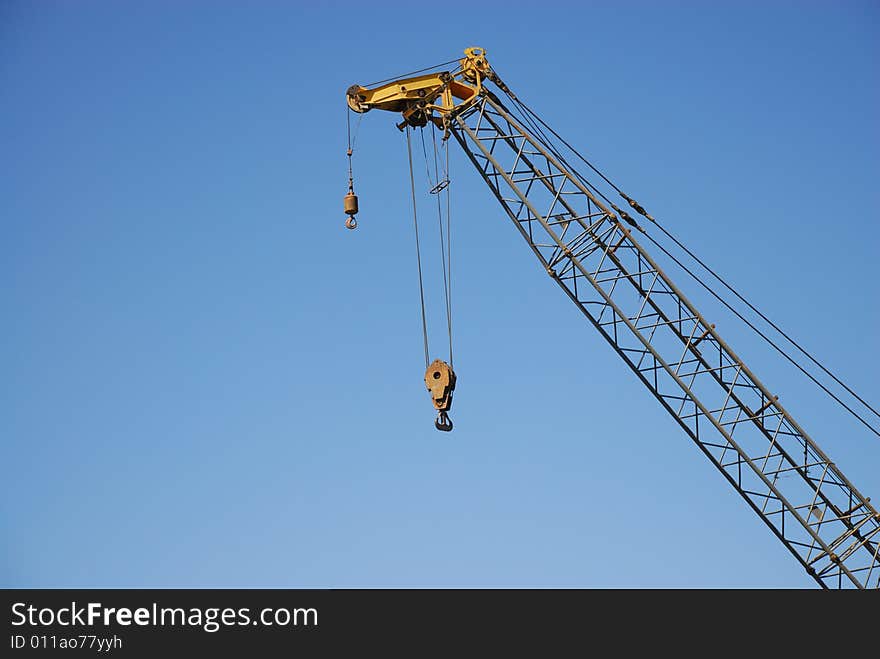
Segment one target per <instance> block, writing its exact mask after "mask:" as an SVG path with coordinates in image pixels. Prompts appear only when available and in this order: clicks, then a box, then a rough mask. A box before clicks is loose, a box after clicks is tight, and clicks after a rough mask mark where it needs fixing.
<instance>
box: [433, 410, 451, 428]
mask: <svg viewBox="0 0 880 659" xmlns="http://www.w3.org/2000/svg"><path fill="white" fill-rule="evenodd" d="M434 427H435V428H437V430H442V431H443V432H449V431H450V430H452V419H450V418H449V415H447V414H446V412H440V413H439V414H438V415H437V420H436V421H434Z"/></svg>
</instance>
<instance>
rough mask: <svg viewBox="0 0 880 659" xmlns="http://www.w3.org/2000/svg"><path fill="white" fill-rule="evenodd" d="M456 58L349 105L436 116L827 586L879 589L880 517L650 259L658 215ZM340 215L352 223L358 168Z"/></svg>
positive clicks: (497, 82)
mask: <svg viewBox="0 0 880 659" xmlns="http://www.w3.org/2000/svg"><path fill="white" fill-rule="evenodd" d="M454 62H455V63H456V67H455V68H454V69H453V70H451V71H448V70H441V71H435V72H431V73H426V74H423V75H411V76H408V77H400V78H396V79H393V80H388V81H383V82H382V84H377V85H373V86H371V87H363V86H360V85H353V86H352V87H350V88H349V89H348V90H347V92H346V100H347V103H348V107H349V109H350V110H351V111H353V112H355V113H365V112H368V111H370V110H384V111H389V112H394V113H400V115H401V116H402V121H401V122H400V123H399V124H398V128H400V129H401V130H407V131H409V130H410V129H411V128H416V127H425V126H428V125H429V124H433V125H434V126H436V127H437V129H439V130H440V131H442V132H443V139H444V140H446V139H448V138H450V137H451V138H452V139H454V140H455V142H456V143H457V144H458V145H459V146H460V147H461V148H462V149H463V151H464V153H465V154H466V156H467V158H468V160H469V161H470V162H471V163H472V164H473V166H474V167H475V169H476V171H477V172H478V174H479V175H480V177H482V179H483V181H484V182H485V183H486V185H487V186H488V187H489V189H490V190H491V192H492V194H493V195H494V196H495V198H496V199H497V201H498V203H499V204H500V205H501V207H502V209H503V211H504V212H505V214H506V215H507V217H508V218H509V219H510V220H511V221H512V224H513V226H514V227H515V228H516V230H517V231H518V232H519V233H520V234H521V235H522V237H523V238H524V239H525V241H526V243H527V244H528V246H529V247H530V249H531V250H532V252H533V254H534V256H535V258H537V259H538V261H539V262H540V264H541V266H542V268H543V270H544V272H546V275H547V276H548V277H550V278H551V279H552V280H553V281H555V282H556V283H557V284H558V285H559V287H560V288H561V289H562V290H563V292H564V293H565V294H566V295H567V296H568V297H569V298H570V299H571V301H572V303H573V304H574V305H575V306H576V307H577V308H578V309H579V310H580V311H581V312H582V313H583V315H584V316H585V317H586V318H587V320H588V321H589V322H590V323H591V324H592V325H593V327H595V328H596V330H597V331H598V332H599V333H600V334H601V335H602V336H603V337H604V338H605V340H606V341H607V342H608V343H609V344H610V345H611V347H612V348H613V349H614V350H615V352H617V354H618V355H619V356H620V357H621V359H623V361H624V362H625V363H626V365H627V366H628V367H629V368H630V369H631V370H632V372H633V373H634V374H635V376H636V377H637V378H638V379H639V380H640V381H641V382H642V383H643V384H644V385H645V387H647V389H648V390H649V391H650V392H651V393H652V394H653V395H654V397H655V398H656V399H657V401H659V403H660V404H661V405H662V406H663V408H665V409H666V411H667V412H669V414H670V415H671V416H672V417H673V418H674V419H675V421H676V422H677V423H678V425H679V426H680V427H681V429H682V430H683V431H684V432H685V434H687V435H688V436H689V437H690V438H691V440H693V442H694V443H695V444H696V446H697V447H698V448H699V449H700V450H701V451H702V452H703V453H704V454H705V456H706V457H707V458H708V459H709V461H710V462H711V463H712V464H713V465H714V466H715V468H716V469H717V470H718V472H719V473H720V474H721V475H722V476H723V477H724V478H725V479H726V480H727V482H728V483H730V485H731V486H732V487H733V488H734V489H735V490H736V491H737V492H738V493H739V494H740V496H741V497H742V499H743V500H744V501H745V502H746V504H747V505H748V506H749V507H750V508H751V509H752V510H753V511H754V512H755V513H756V514H757V515H758V516H759V518H760V519H761V520H762V521H763V522H764V523H765V524H766V525H767V527H768V528H769V529H770V531H771V532H772V533H773V534H774V535H775V536H776V537H777V538H778V539H779V540H780V541H781V542H782V544H783V545H784V546H785V547H786V549H788V551H789V552H790V553H791V554H792V556H794V558H795V559H796V560H797V561H798V562H799V563H800V564H801V565H802V566H803V568H804V569H805V570H806V572H807V573H808V574H809V575H810V577H812V578H813V579H814V580H815V581H816V582H817V584H818V585H819V586H821V587H823V588H880V513H878V512H877V509H876V508H875V507H874V506H873V505H872V504H871V500H870V498H867V497H865V496H863V495H862V494H861V493H860V492H859V491H858V490H857V489H856V487H855V486H854V485H853V484H852V483H851V482H850V481H849V480H848V479H847V477H846V476H845V475H844V474H843V472H842V471H841V470H840V468H839V467H838V466H837V465H836V464H835V463H834V462H833V461H832V460H831V459H830V458H829V457H828V456H827V455H826V454H825V452H824V451H823V450H822V449H821V448H820V447H819V445H818V444H817V443H816V442H815V441H814V440H813V439H812V438H811V437H810V436H809V435H808V434H807V433H806V431H804V429H803V428H802V427H801V426H800V425H799V424H798V422H797V421H796V420H795V419H794V418H793V417H792V415H791V414H790V413H789V412H788V411H787V410H786V409H785V408H784V407H783V405H782V403H781V402H780V401H779V397H778V396H777V395H774V393H773V392H771V391H770V390H769V389H768V388H767V387H766V386H764V384H762V382H761V381H760V380H759V379H758V378H757V376H756V375H755V374H754V373H753V371H752V370H751V369H750V368H749V367H748V366H747V365H746V364H745V363H744V362H743V361H742V360H741V359H740V358H739V357H738V356H737V355H736V353H735V352H734V351H733V350H732V349H731V347H730V346H729V345H728V344H727V343H726V342H725V341H724V339H723V338H722V337H721V336H720V335H719V333H718V331H717V330H716V329H715V326H714V325H713V324H711V323H709V322H708V321H707V320H706V319H705V318H704V317H703V316H702V315H701V314H700V312H699V311H698V310H697V309H696V308H695V306H694V305H693V304H692V303H691V301H690V300H689V299H688V298H687V297H686V296H685V294H684V293H683V292H682V291H681V290H680V289H679V288H678V286H676V284H675V283H673V281H672V280H671V279H670V278H669V276H668V275H667V274H666V273H665V272H664V271H663V270H662V269H661V268H660V266H659V265H658V264H657V262H656V261H655V259H654V258H652V256H651V254H649V252H648V251H647V250H646V248H645V246H644V244H643V239H642V236H643V235H644V233H645V232H644V229H643V228H642V226H641V224H640V222H644V221H645V220H647V221H649V222H651V221H654V218H652V217H651V215H649V214H648V213H647V212H646V211H645V209H644V208H643V207H642V206H641V205H640V204H639V203H638V202H637V201H636V200H634V199H632V198H631V197H629V196H627V195H626V194H625V193H623V192H621V191H619V190H618V189H617V188H616V187H615V189H616V190H617V191H618V192H619V193H620V195H621V197H622V198H623V200H624V202H625V203H621V204H620V205H621V206H623V207H624V208H621V207H619V206H618V205H616V204H615V203H614V202H613V201H611V200H610V199H608V198H607V197H605V196H604V195H603V194H601V193H600V192H599V190H598V189H597V188H596V186H594V185H593V184H591V183H590V181H589V180H588V179H587V178H586V177H584V176H582V175H581V174H580V173H578V171H577V170H576V169H575V168H574V167H573V166H572V165H570V164H569V162H568V161H567V160H566V158H565V157H564V155H563V153H561V151H560V150H559V149H557V148H554V146H553V144H552V143H551V141H550V140H549V139H547V135H546V133H545V131H550V132H552V129H550V128H549V126H547V125H546V124H545V123H544V122H543V121H541V120H540V118H538V117H537V115H534V113H532V112H531V111H530V110H528V108H527V107H526V106H525V104H524V103H522V102H521V101H520V99H518V98H517V97H516V95H515V94H513V92H511V90H510V89H509V88H508V87H507V85H506V84H505V83H504V82H503V81H502V80H501V78H500V77H499V76H498V74H497V73H496V72H495V70H494V69H493V68H492V67H491V66H490V65H489V62H488V60H487V59H486V52H485V50H484V49H482V48H467V49H466V50H465V51H464V57H463V58H460V59H458V60H454ZM447 64H449V63H447ZM416 73H419V72H416ZM496 90H497V91H498V92H501V93H502V94H503V95H505V96H506V97H507V99H508V102H509V103H511V104H512V105H513V106H515V107H518V108H519V109H520V110H521V111H520V112H519V113H516V114H515V113H514V112H512V111H511V110H510V109H508V107H507V105H506V104H505V103H504V102H502V100H501V98H500V96H499V94H498V93H496ZM554 135H555V133H554ZM557 137H558V135H557ZM566 145H568V144H567V143H566ZM348 155H349V158H350V157H351V149H350V148H349V152H348ZM585 162H587V164H588V165H590V167H592V165H591V164H590V163H589V162H588V161H586V160H585ZM594 169H595V168H594ZM596 172H597V173H599V172H598V170H596ZM599 174H600V175H601V173H599ZM603 178H605V177H604V176H603ZM605 180H606V181H607V179H605ZM609 183H610V181H609ZM627 208H629V209H631V210H632V211H633V212H634V214H635V215H637V216H639V218H640V219H636V218H634V217H633V216H632V215H631V214H630V212H629V211H628V210H627ZM345 210H346V212H347V213H348V214H349V216H350V217H349V224H351V223H355V222H354V214H355V213H357V210H358V208H357V197H356V196H354V192H353V188H352V184H351V175H350V170H349V194H348V195H346V201H345ZM641 218H645V220H642V219H641ZM355 224H356V223H355ZM350 228H351V227H350ZM426 361H427V343H426ZM444 364H445V362H440V361H439V360H438V361H436V362H434V363H433V364H431V366H430V367H429V369H428V373H426V384H427V385H428V387H429V389H431V382H430V373H431V369H432V368H434V369H435V372H436V371H437V369H438V368H442V367H443V365H444ZM437 377H439V376H437ZM442 382H443V385H444V386H441V387H439V388H438V389H435V390H432V398H434V402H435V407H437V409H438V410H440V411H441V415H445V410H448V409H449V405H450V404H451V396H452V389H454V385H455V376H454V373H452V372H451V368H450V369H449V373H446V372H445V371H444V372H443V374H442ZM438 395H439V404H438ZM444 405H445V410H444V409H443V406H444ZM441 421H443V422H444V423H445V422H446V421H448V420H445V419H438V428H440V429H441V430H443V429H449V428H441V427H440V425H441ZM449 425H450V428H451V423H450V424H449Z"/></svg>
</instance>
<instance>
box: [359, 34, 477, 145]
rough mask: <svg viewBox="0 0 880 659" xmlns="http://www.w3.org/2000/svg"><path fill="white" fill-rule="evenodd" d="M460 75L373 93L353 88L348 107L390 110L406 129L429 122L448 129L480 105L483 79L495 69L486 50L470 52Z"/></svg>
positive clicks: (391, 85) (410, 81)
mask: <svg viewBox="0 0 880 659" xmlns="http://www.w3.org/2000/svg"><path fill="white" fill-rule="evenodd" d="M464 54H465V56H464V57H463V58H462V59H460V60H459V68H458V69H457V70H456V71H453V72H448V71H442V72H439V73H429V74H427V75H422V76H416V77H412V78H401V79H400V80H394V81H393V82H388V83H385V84H383V85H379V86H377V87H374V88H372V89H368V88H366V87H361V86H360V85H352V86H351V87H349V89H348V91H347V92H346V100H347V101H348V107H349V108H351V109H352V110H353V111H354V112H368V111H369V110H387V111H389V112H400V113H401V114H402V115H403V119H404V120H403V122H402V123H401V124H399V125H398V128H400V129H401V130H403V127H404V126H406V125H410V126H425V125H426V124H427V123H428V121H432V122H434V123H435V124H436V125H437V126H439V127H441V128H444V127H445V124H446V121H447V120H448V119H449V118H450V117H451V116H453V115H454V114H456V113H458V112H462V111H464V110H465V109H467V108H468V107H470V106H471V105H473V104H474V103H475V102H476V99H477V97H478V96H479V94H480V93H481V92H482V90H483V79H485V78H488V79H490V80H491V79H492V78H493V74H492V69H491V68H490V66H489V63H488V62H487V61H486V51H485V50H483V49H482V48H467V49H465V51H464Z"/></svg>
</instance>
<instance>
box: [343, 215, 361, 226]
mask: <svg viewBox="0 0 880 659" xmlns="http://www.w3.org/2000/svg"><path fill="white" fill-rule="evenodd" d="M357 226H358V221H357V220H356V219H354V215H349V216H348V219H347V220H346V221H345V228H346V229H357Z"/></svg>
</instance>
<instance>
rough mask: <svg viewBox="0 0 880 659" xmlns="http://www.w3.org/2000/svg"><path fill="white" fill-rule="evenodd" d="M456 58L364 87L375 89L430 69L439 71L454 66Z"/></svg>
mask: <svg viewBox="0 0 880 659" xmlns="http://www.w3.org/2000/svg"><path fill="white" fill-rule="evenodd" d="M458 61H459V60H458V58H456V59H451V60H449V61H448V62H441V63H440V64H435V65H434V66H428V67H425V68H424V69H419V70H418V71H410V72H409V73H401V74H400V75H397V76H393V77H391V78H385V80H378V81H376V82H371V83H370V84H369V85H364V86H365V87H375V86H377V85H381V84H383V83H386V82H393V81H395V80H400V79H401V78H409V77H411V76H414V75H416V74H417V73H424V72H425V71H430V70H431V69H439V68H440V67H441V66H446V65H447V64H454V63H456V62H458Z"/></svg>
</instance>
